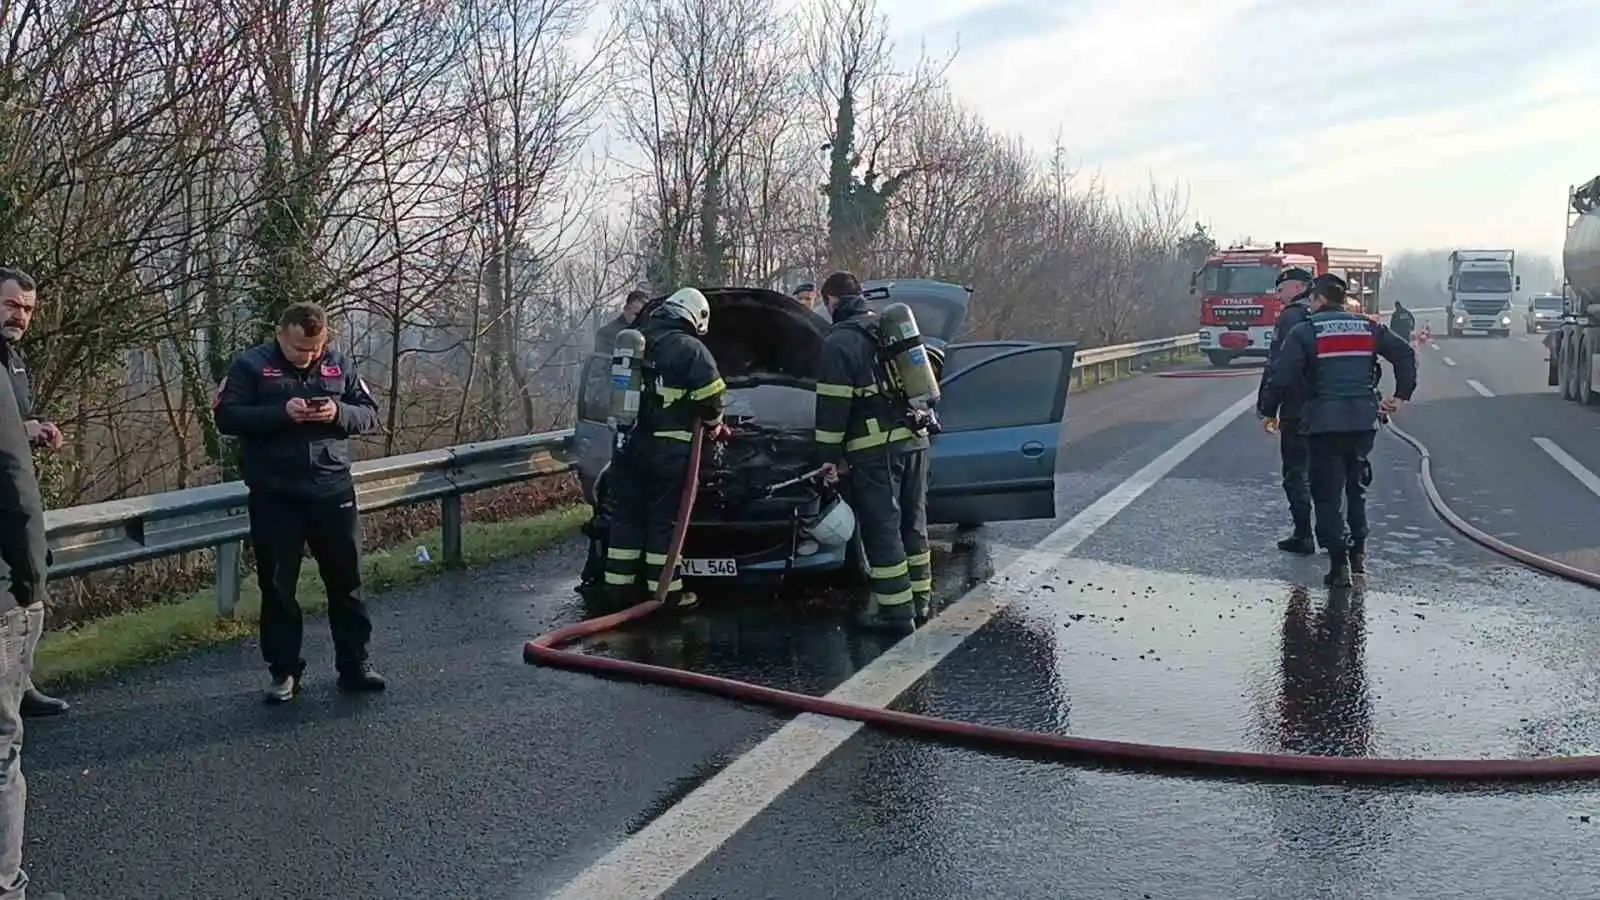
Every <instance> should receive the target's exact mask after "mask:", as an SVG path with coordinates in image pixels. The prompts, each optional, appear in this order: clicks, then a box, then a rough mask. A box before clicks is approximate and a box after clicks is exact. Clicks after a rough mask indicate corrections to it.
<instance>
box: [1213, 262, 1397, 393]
mask: <svg viewBox="0 0 1600 900" xmlns="http://www.w3.org/2000/svg"><path fill="white" fill-rule="evenodd" d="M1295 266H1299V267H1301V268H1303V269H1306V270H1307V271H1309V272H1312V273H1313V274H1316V275H1324V274H1327V273H1329V272H1332V273H1333V274H1335V275H1338V276H1340V277H1341V278H1343V279H1344V280H1345V281H1346V282H1347V283H1348V284H1349V285H1350V296H1351V297H1355V298H1358V299H1360V300H1361V307H1362V309H1365V310H1366V311H1367V312H1368V313H1377V312H1378V309H1379V306H1378V301H1379V298H1378V292H1379V290H1380V288H1381V287H1382V281H1383V257H1382V256H1380V255H1378V254H1376V253H1370V252H1368V251H1366V250H1353V249H1349V248H1342V247H1329V246H1327V245H1325V244H1322V243H1320V242H1296V243H1277V244H1273V245H1272V246H1271V247H1237V246H1236V247H1229V248H1228V249H1226V250H1219V251H1217V252H1216V253H1213V254H1212V255H1211V256H1210V258H1208V259H1207V260H1206V262H1205V265H1204V266H1202V267H1201V268H1200V269H1199V270H1198V271H1196V272H1195V273H1194V275H1193V276H1192V277H1191V278H1190V281H1189V293H1191V294H1196V295H1198V296H1199V297H1200V332H1199V334H1200V350H1201V352H1203V353H1205V355H1206V358H1207V359H1209V360H1211V364H1212V365H1213V366H1218V367H1221V366H1226V365H1228V364H1229V363H1231V362H1233V361H1234V360H1235V359H1238V358H1239V357H1256V358H1259V359H1265V358H1266V357H1267V352H1268V351H1269V350H1270V349H1271V347H1272V330H1273V326H1274V324H1275V323H1276V322H1277V321H1278V314H1279V313H1281V312H1283V307H1284V303H1283V301H1282V300H1279V299H1278V295H1277V289H1276V284H1275V282H1277V280H1278V273H1279V272H1282V271H1283V270H1284V269H1289V268H1293V267H1295Z"/></svg>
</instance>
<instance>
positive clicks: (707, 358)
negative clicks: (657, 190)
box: [605, 288, 729, 609]
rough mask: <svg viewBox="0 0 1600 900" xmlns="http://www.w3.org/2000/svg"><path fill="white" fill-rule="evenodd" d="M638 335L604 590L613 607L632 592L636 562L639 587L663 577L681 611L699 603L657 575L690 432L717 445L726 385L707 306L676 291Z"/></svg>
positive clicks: (673, 576)
mask: <svg viewBox="0 0 1600 900" xmlns="http://www.w3.org/2000/svg"><path fill="white" fill-rule="evenodd" d="M639 326H640V331H641V332H643V334H644V341H645V344H644V361H645V373H644V375H645V383H646V384H645V391H644V396H643V397H641V398H640V402H639V417H638V420H637V421H636V422H635V423H634V426H633V431H632V433H631V435H630V436H629V438H628V443H627V446H626V447H624V448H623V449H622V451H621V452H619V453H618V454H617V456H616V458H614V459H613V460H612V461H611V467H610V469H609V470H608V471H607V474H606V478H607V480H608V481H609V482H610V483H609V484H608V485H607V487H606V491H607V494H608V500H609V503H610V511H611V525H610V529H609V532H608V535H607V541H606V574H605V582H606V587H607V591H606V593H607V594H608V595H609V596H610V597H611V598H612V599H613V601H614V602H616V603H619V604H620V602H623V601H626V600H629V599H633V598H634V597H635V596H636V595H637V591H638V587H637V586H638V580H639V570H640V565H639V563H640V561H641V560H642V561H643V563H644V567H643V568H644V587H645V590H646V591H647V592H648V593H649V594H650V595H651V596H654V595H655V593H656V592H657V591H658V590H659V589H660V586H661V581H662V579H663V578H665V579H668V585H667V592H666V597H665V602H666V604H667V605H668V606H673V607H679V608H684V609H687V608H689V607H691V606H694V605H695V604H696V603H697V602H698V599H697V598H696V597H695V595H694V594H693V593H692V592H690V591H686V590H684V589H683V580H682V578H680V577H679V575H678V572H677V570H676V569H674V570H673V571H672V572H664V571H663V570H664V569H665V567H666V564H667V550H668V549H670V545H671V544H672V532H673V529H674V526H675V525H676V524H677V521H678V516H679V514H680V512H681V510H680V509H679V503H680V501H681V500H682V498H683V485H684V481H685V480H686V479H687V478H688V477H689V444H690V442H691V441H693V440H694V432H695V429H697V428H710V429H711V438H712V439H713V440H723V439H725V438H726V437H727V436H728V433H729V432H728V429H727V426H725V425H724V424H723V423H722V406H723V402H724V400H726V396H725V395H726V394H727V385H725V384H723V382H722V375H721V373H720V372H718V371H717V361H716V360H715V359H713V358H712V356H711V351H710V350H708V349H707V348H706V345H705V343H704V342H702V341H701V338H702V337H704V336H705V334H706V332H707V331H708V330H710V328H711V304H710V303H709V302H708V301H707V300H706V297H705V295H704V294H702V293H700V292H699V291H697V290H695V289H694V288H683V289H681V290H679V291H677V292H676V293H674V294H673V295H672V296H670V297H668V298H667V299H666V300H664V301H662V303H661V305H660V306H659V307H657V308H656V309H655V310H653V311H652V312H651V314H650V315H649V316H648V317H647V318H646V319H645V320H644V321H643V322H640V323H639Z"/></svg>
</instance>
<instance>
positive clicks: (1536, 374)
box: [1401, 328, 1600, 571]
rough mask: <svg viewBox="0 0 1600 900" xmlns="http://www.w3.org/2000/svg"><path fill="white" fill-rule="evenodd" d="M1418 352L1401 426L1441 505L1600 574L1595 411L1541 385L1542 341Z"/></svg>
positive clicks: (1599, 446) (1451, 343) (1599, 455)
mask: <svg viewBox="0 0 1600 900" xmlns="http://www.w3.org/2000/svg"><path fill="white" fill-rule="evenodd" d="M1442 333H1443V329H1442V328H1437V329H1436V331H1435V334H1442ZM1420 352H1421V355H1422V360H1421V378H1420V380H1421V389H1420V390H1419V391H1418V395H1417V401H1418V402H1416V403H1414V404H1412V405H1411V406H1410V407H1409V408H1407V409H1406V410H1405V412H1404V414H1403V416H1402V417H1401V423H1402V427H1404V428H1405V429H1406V430H1407V431H1408V432H1409V433H1411V434H1413V435H1415V436H1416V437H1418V438H1420V439H1421V440H1422V441H1423V442H1424V443H1426V444H1427V445H1428V449H1429V452H1430V453H1431V454H1432V456H1433V462H1434V472H1435V480H1436V482H1437V483H1438V485H1439V488H1440V491H1441V492H1442V493H1443V494H1444V495H1445V497H1446V499H1448V500H1449V502H1450V503H1451V505H1452V506H1453V507H1454V508H1455V509H1456V511H1457V512H1459V513H1460V514H1461V515H1463V516H1466V517H1467V518H1468V519H1469V520H1471V521H1472V522H1474V523H1475V524H1477V525H1478V526H1479V527H1481V528H1484V529H1485V530H1487V531H1489V532H1491V533H1493V534H1497V535H1500V536H1502V537H1505V538H1506V539H1507V540H1510V541H1512V542H1513V543H1515V544H1518V545H1519V546H1523V547H1526V548H1528V549H1530V550H1534V551H1536V552H1539V553H1542V554H1546V555H1549V556H1552V557H1555V558H1557V559H1560V560H1563V561H1565V562H1567V563H1570V564H1572V565H1576V566H1579V567H1581V568H1585V569H1589V570H1591V571H1600V529H1597V528H1596V525H1595V523H1596V515H1595V514H1596V512H1597V511H1600V495H1597V493H1596V491H1597V490H1600V479H1597V478H1596V477H1594V475H1593V474H1592V473H1596V472H1600V409H1584V408H1583V407H1581V406H1579V405H1578V404H1576V403H1573V402H1570V401H1566V400H1562V399H1561V397H1560V395H1559V394H1558V393H1557V389H1556V388H1553V387H1549V386H1548V385H1546V383H1545V382H1546V380H1547V379H1546V365H1545V361H1544V360H1545V349H1544V346H1543V344H1542V343H1541V338H1540V337H1534V336H1527V335H1524V334H1522V333H1521V332H1517V333H1514V334H1513V335H1512V336H1511V337H1510V338H1486V337H1460V338H1443V339H1438V340H1436V341H1435V344H1434V349H1433V350H1422V351H1420ZM1552 451H1553V453H1554V455H1552ZM1558 457H1559V458H1560V459H1559V460H1558ZM1563 462H1565V463H1567V465H1563ZM1567 466H1574V467H1575V470H1576V473H1577V474H1575V471H1574V469H1572V468H1568V467H1567ZM1586 482H1587V483H1586ZM1589 485H1593V487H1591V486H1589Z"/></svg>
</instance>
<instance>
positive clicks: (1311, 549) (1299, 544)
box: [1278, 531, 1317, 556]
mask: <svg viewBox="0 0 1600 900" xmlns="http://www.w3.org/2000/svg"><path fill="white" fill-rule="evenodd" d="M1278 549H1279V550H1282V551H1283V552H1285V553H1294V554H1297V555H1300V556H1315V555H1316V553H1317V542H1316V540H1314V539H1313V538H1312V537H1311V535H1309V534H1301V533H1300V532H1298V531H1297V532H1295V533H1294V534H1291V535H1289V536H1288V537H1286V538H1284V539H1283V540H1281V541H1279V542H1278Z"/></svg>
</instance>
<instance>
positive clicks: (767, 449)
mask: <svg viewBox="0 0 1600 900" xmlns="http://www.w3.org/2000/svg"><path fill="white" fill-rule="evenodd" d="M729 424H731V425H732V426H733V428H734V438H733V440H731V441H728V442H727V443H725V444H718V445H716V446H715V447H714V448H713V449H712V451H711V454H710V456H709V458H708V460H707V462H706V464H705V468H704V469H703V470H702V472H701V476H700V477H701V483H700V494H699V498H698V499H697V500H696V501H695V518H696V519H701V520H710V521H722V522H727V521H737V522H761V521H767V522H787V521H790V520H791V519H792V518H793V517H794V516H795V515H799V516H802V517H804V516H810V515H814V514H815V513H816V512H817V508H818V494H817V490H816V488H815V487H814V486H812V485H807V484H799V485H794V486H792V487H788V488H785V489H784V490H783V491H781V492H779V493H778V494H776V495H774V496H770V497H769V496H768V495H767V489H768V488H770V487H772V486H773V485H775V484H778V483H780V482H784V481H787V480H789V479H791V478H794V477H796V476H799V475H802V474H804V473H805V472H806V471H807V470H809V469H811V468H813V466H814V462H813V455H814V452H815V442H814V441H813V439H812V436H811V435H810V434H809V433H807V432H802V431H797V430H795V429H785V428H775V427H771V426H764V425H757V424H755V423H753V422H748V421H744V422H740V421H737V420H735V421H733V422H730V423H729Z"/></svg>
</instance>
